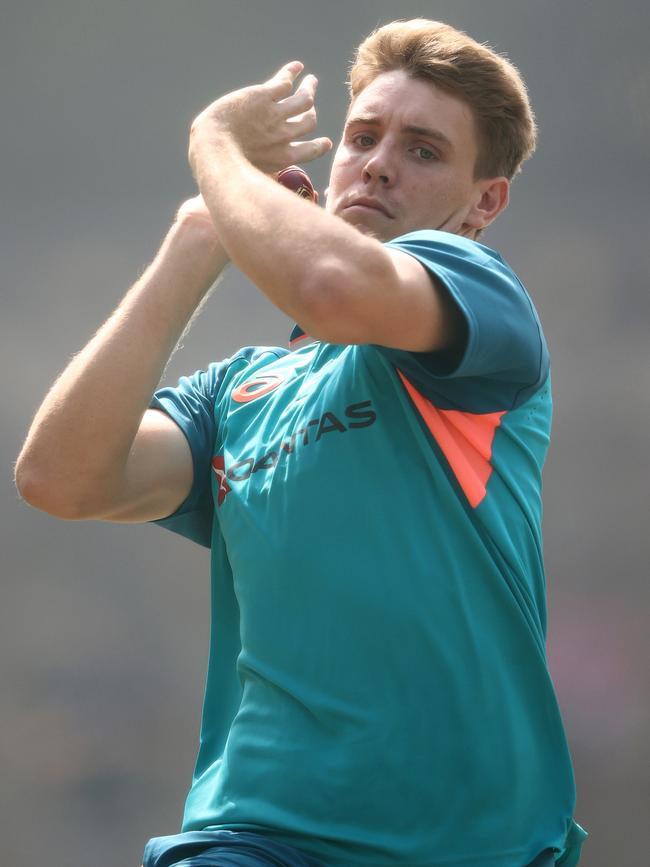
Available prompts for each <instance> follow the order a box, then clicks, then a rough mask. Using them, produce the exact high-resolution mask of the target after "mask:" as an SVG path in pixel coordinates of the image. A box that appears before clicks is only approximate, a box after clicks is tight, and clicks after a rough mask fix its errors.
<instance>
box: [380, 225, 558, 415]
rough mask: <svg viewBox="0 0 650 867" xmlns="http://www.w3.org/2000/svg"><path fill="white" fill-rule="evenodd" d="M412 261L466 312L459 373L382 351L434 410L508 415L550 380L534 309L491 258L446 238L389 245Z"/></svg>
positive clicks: (419, 235) (435, 234)
mask: <svg viewBox="0 0 650 867" xmlns="http://www.w3.org/2000/svg"><path fill="white" fill-rule="evenodd" d="M386 246H388V247H392V248H394V249H398V250H402V251H403V252H405V253H408V254H409V255H411V256H414V257H415V258H416V259H417V260H418V261H419V262H421V263H422V265H424V267H425V268H426V269H427V270H428V271H429V272H430V273H431V274H432V275H433V276H434V277H436V278H437V280H438V281H439V282H440V283H441V284H442V285H443V286H444V287H445V288H446V290H447V291H448V292H449V295H450V297H451V298H452V300H453V301H454V303H455V304H456V306H457V307H458V309H459V311H460V312H461V314H462V316H463V318H464V321H465V325H466V334H467V341H466V344H465V347H464V351H463V354H462V357H461V359H460V361H458V362H457V363H456V364H455V366H453V367H452V366H450V364H449V362H448V361H447V360H446V359H445V357H444V356H443V355H442V354H440V353H435V352H430V353H422V352H407V351H404V350H397V349H389V348H380V347H378V348H379V349H380V351H381V352H382V353H383V354H384V355H385V356H386V357H388V358H389V360H390V361H391V362H392V363H393V364H394V365H395V366H396V367H397V368H399V369H400V370H401V371H402V373H403V374H405V375H406V376H407V377H408V378H409V379H410V380H411V381H412V382H413V384H414V385H415V386H416V387H417V388H418V389H419V390H420V391H421V392H422V393H423V394H424V395H425V396H426V397H428V398H429V399H431V400H433V401H434V402H435V403H436V405H438V406H441V407H443V408H444V407H447V408H457V409H464V410H468V411H474V412H491V411H494V410H509V409H513V408H514V407H515V406H518V405H520V404H521V403H523V402H524V401H525V400H527V399H528V397H530V396H531V395H532V394H533V393H534V392H535V391H537V390H538V388H539V387H540V386H541V385H542V384H543V382H544V381H545V379H546V378H547V376H548V371H549V358H548V350H547V347H546V341H545V339H544V335H543V332H542V327H541V324H540V322H539V318H538V316H537V312H536V311H535V308H534V306H533V303H532V301H531V299H530V297H529V295H528V293H527V292H526V290H525V289H524V287H523V285H522V284H521V282H520V281H519V279H518V278H517V276H516V274H515V273H514V272H513V271H512V269H511V268H510V267H509V266H508V265H507V264H506V263H505V262H504V261H503V259H502V258H501V257H500V256H499V254H498V253H496V252H495V251H494V250H491V249H490V248H489V247H485V246H484V245H482V244H478V243H477V242H476V241H471V240H469V239H468V238H463V237H461V236H459V235H453V234H451V233H449V232H439V231H433V230H427V231H420V232H412V233H410V234H408V235H404V236H402V237H399V238H395V239H394V240H392V241H390V242H388V243H387V245H386Z"/></svg>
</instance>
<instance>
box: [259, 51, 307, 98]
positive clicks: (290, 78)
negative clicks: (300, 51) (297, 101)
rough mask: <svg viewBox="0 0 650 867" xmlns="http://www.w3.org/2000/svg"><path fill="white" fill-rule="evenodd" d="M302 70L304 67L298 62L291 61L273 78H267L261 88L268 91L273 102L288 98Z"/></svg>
mask: <svg viewBox="0 0 650 867" xmlns="http://www.w3.org/2000/svg"><path fill="white" fill-rule="evenodd" d="M304 68H305V66H304V64H303V63H301V62H300V60H292V61H291V62H290V63H285V64H284V66H281V67H280V69H278V71H277V72H276V73H275V75H274V76H273V78H269V80H268V81H266V82H265V83H264V85H263V87H265V88H266V89H267V90H268V91H269V93H270V94H271V96H272V98H273V99H275V100H277V99H282V98H283V97H285V96H289V94H290V93H291V91H292V90H293V85H294V82H295V80H296V78H298V76H299V75H300V73H301V72H302V71H303V69H304Z"/></svg>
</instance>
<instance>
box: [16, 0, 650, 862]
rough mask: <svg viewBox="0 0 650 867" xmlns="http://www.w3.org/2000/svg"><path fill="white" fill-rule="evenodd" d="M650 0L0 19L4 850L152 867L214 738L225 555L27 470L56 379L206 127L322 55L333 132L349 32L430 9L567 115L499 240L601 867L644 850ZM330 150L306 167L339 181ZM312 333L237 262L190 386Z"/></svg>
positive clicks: (581, 790)
mask: <svg viewBox="0 0 650 867" xmlns="http://www.w3.org/2000/svg"><path fill="white" fill-rule="evenodd" d="M649 9H650V7H648V5H647V4H646V3H643V4H642V3H641V2H638V3H637V2H619V3H616V4H613V3H611V2H605V0H589V2H587V0H576V2H567V0H563V2H559V0H548V2H542V0H540V2H529V3H522V2H517V0H483V2H478V0H476V2H471V0H453V2H450V0H440V2H438V3H435V4H433V3H427V2H419V3H415V2H407V0H402V2H388V0H378V2H369V0H368V2H362V0H348V2H345V3H343V2H334V0H330V2H324V0H321V2H318V3H317V2H312V0H305V2H301V3H299V2H297V0H285V2H270V0H267V2H262V0H257V2H252V0H250V2H249V0H239V2H231V0H225V2H217V0H213V2H198V0H189V2H176V3H170V2H167V0H155V2H154V0H143V2H130V3H127V2H124V0H111V2H105V3H99V2H97V0H86V2H82V0H59V2H55V3H38V2H25V3H22V4H17V3H16V4H9V3H8V2H3V3H2V6H1V13H0V14H1V19H0V98H1V105H2V114H1V121H0V123H1V131H2V133H1V138H0V177H1V179H2V180H1V189H2V195H1V198H0V221H1V225H0V229H1V231H0V262H1V269H0V303H1V307H0V309H1V312H2V315H1V320H0V328H1V342H0V364H1V369H2V372H3V375H2V377H1V380H0V404H1V405H2V416H1V418H2V422H1V423H2V437H1V440H0V461H1V464H2V475H1V479H2V482H1V484H2V496H1V498H0V510H1V517H2V520H1V530H0V532H1V533H2V548H1V555H2V556H1V563H2V566H1V569H2V583H1V585H0V642H1V643H0V827H1V833H0V864H2V865H9V864H11V865H12V867H37V865H45V864H47V865H48V867H82V865H83V867H86V865H89V864H92V865H93V867H116V865H120V867H129V865H134V867H136V865H139V864H140V856H141V850H142V847H143V845H144V842H145V841H146V839H147V838H148V837H150V836H154V835H158V834H169V833H176V832H177V830H178V829H179V823H180V818H181V812H182V806H183V801H184V797H185V794H186V790H187V787H188V785H189V782H190V779H191V773H192V768H193V763H194V758H195V753H196V745H197V735H198V725H199V714H200V704H201V698H202V691H203V677H204V672H205V665H206V656H207V640H208V627H209V624H208V555H207V552H206V551H205V550H203V549H199V548H198V547H196V546H193V545H191V544H190V543H189V542H186V541H184V540H182V539H180V538H176V537H173V536H172V535H171V534H168V533H165V532H162V531H161V530H159V529H157V528H155V527H149V526H145V527H138V526H118V525H108V524H107V525H102V524H99V523H82V524H74V523H66V522H62V521H57V520H55V519H52V518H50V517H48V516H47V515H44V514H41V513H38V512H36V511H34V510H31V509H30V508H29V507H28V506H26V505H24V504H23V503H21V501H20V499H19V497H18V496H17V494H16V493H15V491H14V489H13V485H12V464H13V461H14V459H15V457H16V455H17V453H18V450H19V448H20V445H21V442H22V440H23V437H24V435H25V432H26V429H27V426H28V424H29V421H30V419H31V417H32V415H33V413H34V411H35V410H36V408H37V406H38V404H39V402H40V400H41V399H42V397H43V395H44V393H45V391H46V390H47V388H48V387H49V385H50V384H51V382H52V381H53V379H54V377H55V376H56V375H57V373H58V372H59V371H60V370H61V369H62V368H63V366H64V365H65V364H66V362H67V360H68V359H69V357H70V356H71V354H72V353H74V352H75V351H77V350H78V349H80V348H81V347H82V345H83V344H84V343H85V341H86V340H87V339H88V338H89V337H90V335H91V334H92V333H93V332H94V330H95V329H96V328H97V327H98V326H99V324H100V323H101V322H102V321H103V320H104V318H105V317H106V316H107V315H108V314H109V312H110V311H111V310H112V308H113V307H114V306H115V305H116V303H117V302H118V300H119V299H120V297H121V296H122V294H123V293H124V291H125V290H126V289H127V288H128V286H129V285H130V284H131V283H132V282H133V281H134V280H135V279H136V277H137V276H139V274H140V273H142V270H143V268H144V267H145V265H146V264H147V262H148V261H149V260H150V259H151V258H152V257H153V255H154V253H155V251H156V249H157V246H158V244H159V242H160V240H161V239H162V237H163V235H164V233H165V232H166V229H167V227H168V225H169V223H170V221H171V220H172V218H173V215H174V213H175V210H176V208H177V206H178V205H179V204H180V202H181V201H182V200H183V199H184V198H186V197H188V196H190V195H193V193H194V186H193V182H192V178H191V174H190V172H189V169H188V167H187V162H186V150H187V131H188V126H189V123H190V122H191V120H192V119H193V117H194V116H195V115H196V114H197V113H198V112H199V111H200V110H201V109H202V108H203V107H204V106H205V105H206V104H207V103H208V102H210V101H212V100H213V99H215V98H216V97H217V96H219V95H221V94H222V93H225V92H227V91H229V90H232V89H235V88H237V87H240V86H244V85H246V84H249V83H253V82H256V81H260V80H264V79H266V78H268V77H269V76H270V75H271V73H272V72H273V71H274V70H275V69H276V68H277V67H278V66H280V65H281V64H282V63H283V62H284V61H286V60H289V59H293V58H299V59H301V60H303V61H304V62H305V63H306V64H307V68H308V69H309V70H310V71H313V72H315V73H316V74H317V75H318V76H319V78H320V82H321V84H320V91H319V116H320V127H319V129H320V131H321V132H322V134H327V135H329V136H330V137H332V138H334V139H336V138H337V137H338V135H339V132H340V127H341V121H342V117H343V114H344V111H345V108H346V90H345V87H344V80H345V76H346V70H347V64H348V62H349V59H350V57H351V54H352V51H353V48H354V47H355V45H356V44H358V42H359V41H360V40H361V38H362V37H363V36H365V35H366V34H367V33H368V32H369V31H370V30H371V29H372V28H373V27H375V26H376V25H377V24H379V23H383V22H385V21H388V20H392V19H394V18H400V17H414V16H417V15H424V16H426V17H430V18H437V19H440V20H443V21H447V22H449V23H451V24H453V25H455V26H457V27H461V28H463V29H465V30H467V31H468V32H469V33H471V34H472V35H473V36H474V37H475V38H478V39H479V40H481V41H488V42H490V43H491V44H493V45H494V46H495V47H496V48H497V49H498V50H500V51H504V52H506V53H507V54H508V55H509V56H510V58H511V59H512V60H513V61H514V62H515V63H516V64H517V65H518V66H519V67H520V69H521V70H522V72H523V74H524V76H525V78H526V80H527V82H528V85H529V89H530V93H531V97H532V101H533V105H534V107H535V109H536V112H537V116H538V120H539V124H540V129H541V134H540V143H539V149H538V153H537V155H536V156H535V157H534V158H533V160H532V161H531V162H530V163H529V164H528V165H527V167H526V169H525V171H524V174H523V175H522V176H521V177H520V178H519V179H517V181H516V183H515V185H514V191H513V197H512V204H511V206H510V209H509V210H508V211H507V212H506V213H505V214H504V215H503V216H502V217H500V219H499V221H498V223H497V225H496V226H495V227H494V228H493V229H491V230H489V231H488V233H487V235H486V236H485V238H484V239H483V240H484V242H485V243H487V244H490V245H491V246H493V247H496V248H497V249H499V250H500V251H501V252H502V254H503V255H504V257H505V258H506V259H507V260H509V261H510V263H511V264H512V265H513V267H514V268H515V269H516V270H517V271H518V272H519V274H520V276H521V277H522V279H523V281H524V283H525V284H526V285H527V286H528V288H529V290H530V292H531V294H532V295H533V298H534V300H535V302H536V304H537V307H538V309H539V311H540V314H541V317H542V320H543V322H544V325H545V329H546V334H547V338H548V342H549V345H550V348H551V353H552V360H553V376H554V385H555V401H556V415H555V423H554V442H553V446H552V448H551V452H550V456H549V461H548V464H547V471H546V476H545V484H546V487H545V503H546V510H545V544H546V561H547V576H548V598H549V624H550V625H549V633H548V650H549V656H550V664H551V670H552V674H553V677H554V680H555V683H556V686H557V692H558V695H559V700H560V704H561V708H562V711H563V716H564V719H565V723H566V728H567V733H568V737H569V741H570V745H571V750H572V754H573V758H574V763H575V771H576V777H577V785H578V803H577V808H576V817H577V819H578V821H580V822H581V823H582V824H584V825H585V826H586V827H587V828H588V829H589V831H590V832H591V838H590V840H589V841H588V842H587V844H586V845H585V848H584V856H583V860H582V862H581V865H584V867H642V865H647V864H648V851H649V844H648V842H647V839H644V838H645V836H646V827H647V824H648V817H649V808H650V777H649V773H648V767H649V758H650V750H649V749H648V730H649V723H650V685H649V680H648V675H647V672H648V663H649V662H650V657H649V654H648V639H647V636H648V628H647V621H646V610H647V603H648V596H649V592H648V571H649V570H648V562H649V560H650V541H649V540H650V531H649V528H648V489H649V482H650V473H649V466H648V457H647V455H648V446H647V443H648V430H649V428H650V361H649V359H648V345H649V342H648V327H649V325H650V301H649V289H648V285H649V284H648V277H649V270H650V268H649V262H650V257H649V256H648V243H649V241H648V239H649V228H650V226H649V220H648V192H649V190H648V168H647V157H648V138H649V133H650V109H649V94H650V60H649V53H648V48H647V37H648V32H649V28H648V25H649V23H650V11H649ZM328 160H329V158H325V159H324V160H322V161H321V163H319V164H312V165H311V166H310V167H309V170H310V172H311V174H312V176H313V178H314V180H315V182H316V184H317V186H318V187H319V188H320V189H321V190H322V189H323V187H324V186H325V185H326V179H327V175H328V170H329V161H328ZM288 327H289V323H288V322H287V321H286V320H285V318H284V317H283V315H282V314H280V313H278V312H277V311H275V310H274V309H273V308H271V307H270V306H269V304H268V303H267V302H266V301H265V300H263V299H262V298H260V297H259V296H258V294H257V293H256V291H255V290H254V289H253V288H252V287H251V286H250V284H248V283H247V282H246V281H245V280H244V279H243V278H241V277H240V276H239V275H238V274H237V273H235V272H234V271H231V272H230V273H229V274H228V276H227V278H226V280H225V281H224V282H223V283H222V284H221V287H220V288H219V289H218V290H217V293H216V294H215V295H214V296H213V298H212V299H211V300H210V302H209V304H208V305H207V307H206V308H205V309H204V311H203V314H202V316H201V317H200V319H199V320H198V321H197V323H196V324H195V326H194V328H193V330H192V331H191V333H190V334H189V336H188V337H186V339H185V346H184V348H183V349H182V350H180V351H178V352H177V354H176V355H175V357H174V359H173V361H172V363H171V365H170V367H169V369H168V373H167V377H166V379H167V380H168V381H175V379H176V378H177V376H178V375H180V374H181V373H187V372H191V371H194V370H195V369H197V368H198V367H202V366H204V365H205V364H207V363H208V362H209V361H210V360H214V359H218V358H221V357H223V356H226V355H228V354H229V353H231V352H232V351H233V350H235V349H236V348H238V347H239V346H241V345H244V344H249V343H256V342H261V343H280V344H284V342H285V338H286V335H287V331H288Z"/></svg>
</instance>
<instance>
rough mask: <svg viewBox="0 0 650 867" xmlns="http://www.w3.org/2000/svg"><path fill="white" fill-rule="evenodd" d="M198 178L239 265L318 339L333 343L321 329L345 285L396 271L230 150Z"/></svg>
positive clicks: (376, 250) (353, 234)
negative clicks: (388, 270)
mask: <svg viewBox="0 0 650 867" xmlns="http://www.w3.org/2000/svg"><path fill="white" fill-rule="evenodd" d="M195 172H196V176H197V181H198V183H199V186H200V188H201V191H202V194H203V198H204V199H205V202H206V205H207V207H208V208H209V210H210V212H211V214H212V219H213V221H214V224H215V226H216V228H217V231H218V233H219V236H220V239H221V241H222V243H223V245H224V247H225V249H226V250H227V251H228V255H229V257H230V258H231V260H232V261H233V263H234V264H235V265H237V267H238V268H239V269H240V270H242V271H243V272H244V273H245V274H246V275H247V276H248V277H249V278H250V279H251V280H252V281H253V283H255V285H256V286H257V287H258V288H259V289H260V290H261V291H262V292H264V294H265V295H266V296H267V297H268V298H269V299H270V300H271V301H272V302H273V304H275V305H276V306H277V307H279V308H280V309H281V310H283V311H284V312H285V313H286V314H287V315H288V316H290V317H292V318H293V319H294V320H295V321H297V322H299V323H300V324H301V326H302V327H303V328H305V329H306V330H307V331H309V333H311V334H312V335H313V336H318V337H322V338H323V339H327V337H326V335H324V334H319V333H318V332H319V328H320V327H322V324H323V323H324V322H325V323H326V322H327V319H328V317H329V315H330V314H329V313H328V311H332V313H333V314H334V315H336V311H337V307H338V299H337V297H332V296H335V295H336V294H337V293H338V291H339V288H342V283H343V282H344V283H345V287H346V293H347V294H349V293H351V292H354V287H355V286H356V285H358V284H359V285H360V284H362V283H363V284H364V285H367V284H372V283H375V285H377V284H378V283H379V281H380V280H382V279H383V277H384V276H385V271H386V270H387V269H389V268H390V267H391V264H390V260H389V258H388V256H387V255H385V254H384V251H383V247H382V245H381V244H380V243H379V242H378V241H376V240H374V239H372V238H369V237H367V236H365V235H363V234H361V233H360V232H359V231H357V230H356V229H355V228H353V227H352V226H349V225H348V224H346V223H345V222H344V221H343V220H341V219H340V218H338V217H336V216H333V215H332V214H329V213H327V212H326V211H324V210H322V209H321V208H318V207H315V206H314V205H313V204H312V203H311V202H307V201H305V200H304V199H301V198H300V197H298V196H295V195H292V194H291V193H289V192H287V191H286V190H285V189H284V188H282V187H281V186H279V185H278V184H276V183H275V182H274V181H272V180H271V179H269V178H268V177H267V176H266V175H264V174H263V173H262V172H260V171H259V170H258V169H256V168H255V167H254V166H252V165H251V164H250V163H249V162H248V161H247V160H246V159H245V158H244V157H243V156H242V155H241V154H240V153H239V152H238V151H237V149H236V148H234V147H232V146H229V145H228V144H227V143H225V144H223V145H222V146H221V147H220V148H219V149H218V150H216V151H213V155H211V158H210V159H206V158H203V159H202V160H201V161H200V162H199V163H197V165H196V166H195ZM251 202H252V203H254V207H251V206H250V204H249V203H251ZM343 275H344V281H343ZM341 294H342V293H341Z"/></svg>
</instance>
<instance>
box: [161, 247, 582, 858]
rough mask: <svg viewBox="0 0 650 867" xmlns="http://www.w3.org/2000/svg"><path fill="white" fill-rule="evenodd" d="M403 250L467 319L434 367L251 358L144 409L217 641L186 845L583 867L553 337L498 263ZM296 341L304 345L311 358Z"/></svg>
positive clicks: (268, 352)
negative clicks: (194, 553) (456, 345)
mask: <svg viewBox="0 0 650 867" xmlns="http://www.w3.org/2000/svg"><path fill="white" fill-rule="evenodd" d="M387 246H389V247H391V248H395V249H400V250H402V251H404V252H406V253H409V254H410V255H412V256H415V257H416V258H417V259H418V260H419V261H420V262H421V263H422V264H423V265H424V267H425V268H427V269H428V270H429V272H430V273H431V274H432V275H434V276H435V278H436V279H437V280H438V281H440V282H441V283H442V284H443V285H444V286H445V287H446V289H447V291H448V292H449V293H450V295H451V297H452V298H453V299H454V301H455V303H456V305H457V306H458V308H459V309H460V311H461V312H462V315H463V319H464V321H465V326H466V334H467V341H466V346H465V349H464V353H463V355H462V358H461V359H460V361H459V362H457V363H456V364H455V366H452V365H451V363H450V362H449V360H447V359H445V357H444V356H442V355H441V354H439V353H413V352H406V351H401V350H395V349H388V348H385V347H379V346H372V345H350V346H341V345H333V344H324V343H317V342H315V343H308V342H307V341H306V340H303V341H302V342H301V341H300V337H301V336H302V332H301V331H300V330H299V329H297V330H296V332H295V334H294V336H295V337H297V342H296V347H297V348H296V349H295V350H294V351H293V352H288V351H287V350H285V349H280V348H272V347H271V348H269V347H266V348H265V347H249V348H247V349H243V350H241V351H240V352H238V353H236V354H235V355H234V356H233V357H232V358H230V359H228V360H227V361H223V362H221V363H219V364H211V365H210V366H209V367H208V369H207V370H206V371H199V372H197V373H196V374H194V375H193V376H192V377H189V378H182V379H181V380H180V382H179V384H178V387H177V388H163V389H161V390H159V391H158V392H157V393H156V395H155V397H154V400H153V402H152V406H153V407H155V408H158V409H161V410H163V411H165V412H167V413H168V414H169V415H170V416H171V417H172V418H173V419H174V420H175V421H176V423H177V424H178V425H179V427H180V428H181V430H182V431H183V432H184V434H185V436H186V437H187V440H188V442H189V445H190V448H191V451H192V458H193V461H194V484H193V487H192V490H191V492H190V494H189V496H188V498H187V500H186V501H185V502H184V503H183V504H182V505H181V507H180V508H179V509H178V510H177V512H175V513H174V515H172V516H170V517H169V518H166V519H164V520H162V521H159V522H158V523H159V524H160V525H161V526H163V527H166V528H168V529H170V530H173V531H175V532H179V533H181V534H183V535H185V536H187V537H188V538H190V539H192V540H194V541H195V542H198V543H199V544H202V545H206V546H209V547H210V548H211V552H212V636H211V647H210V659H209V665H208V674H207V681H206V691H205V700H204V708H203V719H202V726H201V742H200V749H199V754H198V759H197V764H196V769H195V774H194V779H193V784H192V787H191V790H190V793H189V796H188V799H187V803H186V809H185V816H184V822H183V831H198V830H204V829H214V830H222V829H225V830H240V831H251V832H255V833H259V834H264V835H266V836H267V837H269V838H270V839H273V840H276V841H278V842H280V843H285V844H286V845H290V846H295V847H297V848H299V849H300V850H301V851H303V852H305V853H307V854H309V855H311V856H313V857H314V858H317V859H320V860H322V861H323V862H324V863H326V864H328V865H332V867H389V865H404V867H407V865H408V867H452V865H453V867H521V865H523V864H528V863H529V862H530V861H531V860H532V859H533V858H535V856H536V855H537V854H538V853H539V852H541V851H542V850H543V849H545V848H546V847H553V848H554V849H555V850H556V851H557V855H556V862H557V863H560V864H563V865H564V867H572V865H575V864H577V862H578V858H579V852H580V846H581V844H582V840H583V839H584V838H585V837H586V833H585V832H584V831H583V830H582V829H581V828H580V826H579V825H577V824H576V823H575V822H574V820H573V809H574V806H575V787H574V780H573V773H572V769H571V761H570V756H569V752H568V748H567V743H566V739H565V735H564V731H563V726H562V721H561V717H560V713H559V709H558V706H557V702H556V698H555V694H554V689H553V685H552V681H551V678H550V675H549V672H548V667H547V660H546V653H545V636H546V604H545V578H544V568H543V557H542V540H541V530H540V524H541V516H542V505H541V470H542V465H543V463H544V459H545V456H546V451H547V447H548V443H549V434H550V425H551V389H550V373H549V359H548V351H547V347H546V343H545V340H544V336H543V333H542V329H541V326H540V323H539V319H538V317H537V314H536V312H535V309H534V307H533V304H532V302H531V300H530V298H529V296H528V294H527V293H526V291H525V289H524V288H523V286H522V285H521V283H520V282H519V280H518V279H517V277H516V276H515V274H514V273H513V272H512V270H511V269H510V268H509V267H508V265H507V264H506V263H505V262H504V261H503V260H502V259H501V257H500V256H499V255H498V254H497V253H495V252H494V251H493V250H491V249H489V248H487V247H485V246H483V245H481V244H478V243H476V242H474V241H470V240H468V239H465V238H461V237H459V236H456V235H452V234H449V233H443V232H437V231H420V232H413V233H410V234H408V235H405V236H403V237H401V238H397V239H395V240H393V241H391V242H389V244H388V245H387ZM305 343H306V344H307V345H304V344H305Z"/></svg>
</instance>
